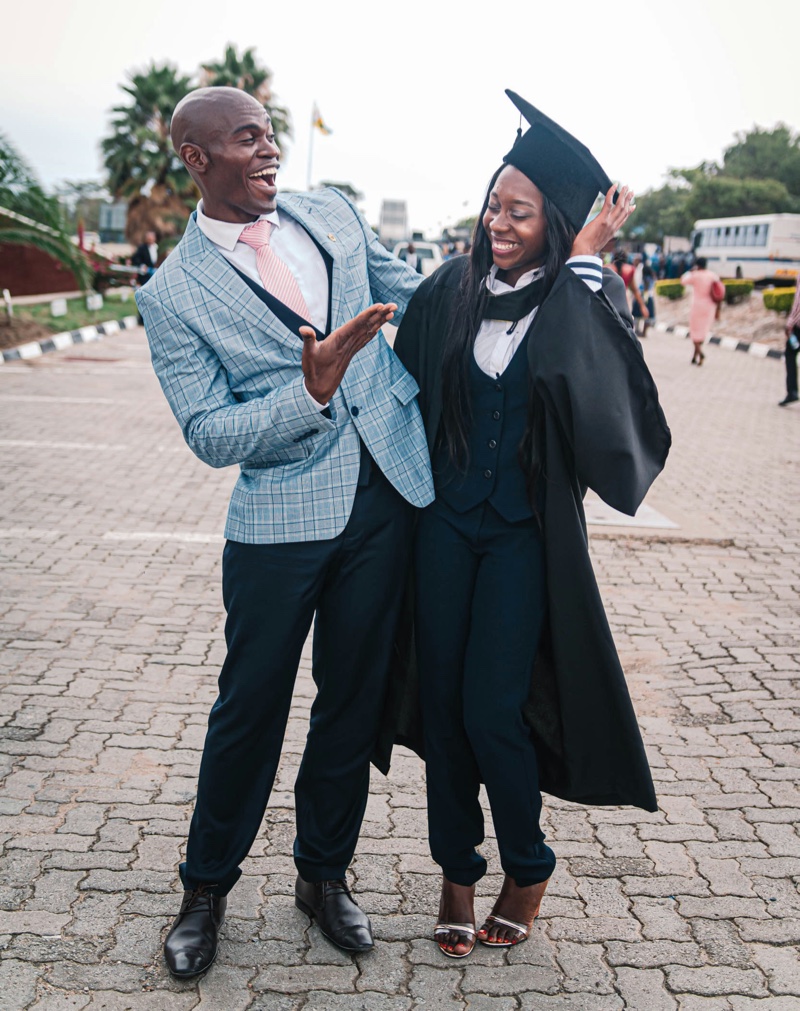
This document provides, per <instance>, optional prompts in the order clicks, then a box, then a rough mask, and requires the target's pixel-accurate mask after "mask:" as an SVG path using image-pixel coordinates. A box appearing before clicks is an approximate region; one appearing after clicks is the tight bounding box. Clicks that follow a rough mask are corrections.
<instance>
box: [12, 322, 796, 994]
mask: <svg viewBox="0 0 800 1011" xmlns="http://www.w3.org/2000/svg"><path fill="white" fill-rule="evenodd" d="M690 351H691V349H690V347H689V344H688V342H686V341H682V340H680V339H678V338H677V337H675V336H674V335H666V334H654V335H652V336H650V337H649V338H648V339H647V344H646V354H647V358H648V360H649V362H650V364H651V367H652V369H653V371H654V374H655V375H656V377H657V380H658V383H659V387H660V389H661V393H662V398H663V401H664V405H665V409H666V412H667V415H668V417H669V421H670V424H671V427H672V430H673V434H674V438H675V446H674V450H673V453H672V456H671V458H670V461H669V464H668V467H667V471H666V473H665V474H664V475H663V476H662V477H661V478H659V480H658V482H657V483H656V486H655V487H654V489H653V491H652V493H651V495H650V498H649V502H650V504H651V505H653V506H654V507H655V508H656V509H657V510H659V511H660V512H662V513H663V514H665V515H666V516H668V517H670V518H671V519H673V520H675V521H676V522H677V523H678V524H679V529H677V530H675V531H663V530H658V531H654V530H651V531H648V530H645V529H633V528H624V527H623V528H618V529H617V528H593V530H592V553H593V560H594V564H595V567H596V570H597V573H598V577H599V580H600V583H601V587H602V590H603V594H604V597H605V600H606V602H607V606H608V612H609V617H610V620H611V623H612V627H613V631H614V635H615V637H616V640H617V643H618V645H619V648H620V652H621V654H622V658H623V662H624V665H625V668H626V671H627V674H628V678H629V682H630V686H631V691H632V694H633V696H634V700H635V703H636V707H637V711H638V713H639V717H640V721H641V725H642V729H643V732H644V737H645V742H646V746H647V749H648V753H649V756H650V760H651V763H652V767H653V772H654V776H655V778H656V781H657V788H658V793H659V801H660V808H659V811H658V813H656V814H646V813H644V812H641V811H637V810H631V809H614V808H583V807H579V806H576V805H572V804H566V803H563V802H560V801H552V800H549V801H548V802H547V813H546V830H547V833H548V836H549V837H550V838H551V841H552V843H553V846H554V848H555V849H556V851H557V853H558V856H559V861H560V862H559V865H558V869H557V871H556V874H555V877H554V879H553V882H552V884H551V887H550V889H549V891H548V895H547V897H546V900H545V904H544V909H543V915H542V918H541V919H540V920H539V922H538V923H537V926H536V929H535V930H534V932H533V935H532V937H531V938H530V940H529V941H528V942H527V943H526V944H524V945H522V946H520V947H519V948H516V949H513V950H511V951H494V950H489V949H487V948H481V947H478V948H476V950H475V952H474V953H473V955H472V956H471V957H470V958H469V959H468V960H465V961H463V962H452V961H449V960H447V959H445V958H444V957H442V956H441V955H440V953H439V952H438V950H437V949H436V947H435V946H434V944H433V943H432V941H431V940H430V932H431V928H432V924H433V916H434V913H435V910H436V906H437V898H438V874H437V872H436V868H435V867H434V865H433V864H432V862H431V860H430V857H429V855H428V852H427V846H426V842H425V837H426V828H425V810H424V781H423V774H422V769H421V766H420V763H419V761H418V760H417V759H416V757H414V756H412V755H411V754H409V753H407V752H400V753H398V754H397V756H396V758H395V761H394V765H393V768H392V772H391V775H390V776H389V778H388V779H384V778H382V777H381V776H379V775H378V774H374V776H373V783H372V797H371V800H370V804H369V807H368V810H367V815H366V819H365V822H364V830H363V833H362V838H361V841H360V844H359V848H358V853H357V856H356V859H355V862H354V865H353V869H352V874H353V880H354V885H355V888H356V890H357V893H358V896H359V900H360V902H361V904H362V905H363V906H364V907H365V908H366V909H367V911H368V912H369V913H370V915H371V917H372V920H373V924H374V927H375V932H376V935H377V939H378V944H377V947H376V949H375V951H374V952H372V953H370V954H368V955H363V956H357V957H355V958H351V957H349V956H347V955H344V954H343V953H341V952H339V951H338V950H336V949H335V948H333V947H332V946H331V945H329V944H328V943H327V942H326V941H325V940H324V939H323V938H322V937H321V936H320V935H319V933H318V931H317V929H316V927H312V926H310V925H309V923H308V921H307V919H306V918H305V917H304V916H303V915H301V914H300V913H299V912H298V911H297V910H296V909H295V908H294V905H293V899H292V887H293V880H294V867H293V863H292V860H291V858H290V856H289V854H290V852H291V840H292V835H293V811H292V785H293V780H294V775H295V771H296V768H297V766H298V764H299V760H300V755H301V752H302V747H303V740H304V736H305V730H306V720H307V717H308V711H309V707H310V703H311V699H312V696H313V688H312V682H311V679H310V673H309V672H310V659H309V656H310V654H309V652H308V651H306V653H305V655H304V658H303V661H302V664H301V668H300V671H299V677H298V682H297V690H296V697H295V705H294V708H293V710H292V717H291V722H290V726H289V730H288V734H287V741H286V748H285V753H284V756H283V761H282V764H281V767H280V771H279V775H278V780H277V783H276V789H275V793H274V795H273V797H272V800H271V803H270V807H269V809H268V812H267V816H266V819H265V826H264V830H263V832H262V833H261V834H260V836H259V838H258V840H257V841H256V844H255V845H254V847H253V851H252V853H251V855H250V857H249V858H248V860H247V861H246V862H245V865H244V875H243V877H242V880H241V882H240V883H239V884H238V885H237V887H236V889H235V890H234V892H233V893H232V896H231V901H230V906H229V919H228V922H227V924H226V927H225V932H224V940H223V943H222V946H221V950H220V955H219V959H218V961H217V963H216V965H215V966H214V968H213V969H212V970H211V971H210V972H209V973H208V974H207V975H206V977H205V978H203V979H201V980H199V981H195V982H193V983H178V982H175V981H172V980H171V979H170V978H169V976H168V974H167V972H166V971H165V968H164V965H163V962H162V958H161V954H160V943H161V940H162V938H163V934H164V932H165V930H166V928H167V925H168V923H169V921H170V919H171V917H172V915H173V913H174V911H175V909H176V905H177V877H176V870H175V865H176V862H177V861H178V859H179V856H180V853H181V850H182V847H183V844H184V839H185V835H186V830H187V825H188V818H189V815H190V811H191V802H192V797H193V793H194V788H195V776H196V772H197V766H198V761H199V757H200V749H201V746H202V740H203V734H204V729H205V721H206V716H207V712H208V709H209V706H210V704H211V702H212V700H213V698H214V694H215V679H216V674H217V670H218V666H219V663H220V660H221V658H222V655H223V645H222V628H223V614H222V606H221V600H220V585H219V584H220V567H219V559H220V553H221V546H222V538H221V536H220V531H221V530H222V526H223V519H224V514H225V509H226V505H227V498H228V494H229V492H230V488H231V486H232V484H233V481H234V478H235V474H234V472H233V471H232V470H223V471H213V470H210V469H209V468H207V467H205V466H203V465H202V464H201V463H199V462H198V461H197V460H195V459H194V457H193V456H192V455H191V453H190V452H189V450H188V449H187V448H186V447H185V446H184V444H183V442H182V440H181V437H180V433H179V432H178V430H177V426H176V425H175V423H174V421H173V419H172V417H171V415H170V413H169V410H168V408H167V406H166V403H165V402H164V400H163V397H162V396H161V393H160V391H159V389H158V386H157V383H156V380H155V378H154V376H153V374H152V372H151V369H150V366H149V362H148V356H147V349H146V344H145V341H144V337H143V335H142V332H141V331H139V330H135V331H131V332H125V333H124V334H119V335H117V336H116V337H113V338H110V339H108V340H106V341H104V342H102V343H100V344H94V345H91V346H89V347H84V348H72V349H69V351H64V352H59V353H54V354H50V355H47V356H45V357H43V358H41V359H38V360H36V361H32V362H17V363H12V364H7V365H4V366H0V418H1V419H2V427H0V453H2V458H3V467H2V471H0V486H2V503H3V513H2V518H0V552H1V553H2V587H1V588H0V646H1V647H2V661H1V664H2V666H1V668H0V677H2V695H1V696H0V698H2V706H1V707H0V778H2V791H0V946H1V949H2V950H1V951H0V954H2V959H1V960H0V1008H2V1009H5V1011H22V1009H28V1008H36V1009H37V1011H67V1009H70V1011H72V1009H84V1008H85V1009H89V1011H94V1009H101V1008H102V1009H106V1011H184V1009H185V1011H189V1009H195V1008H201V1009H203V1011H207V1009H208V1011H239V1009H242V1011H301V1009H302V1011H337V1009H343V1011H344V1009H346V1011H350V1009H365V1011H407V1009H411V1008H419V1009H425V1011H432V1009H437V1008H443V1009H448V1011H450V1009H453V1011H455V1009H464V1011H466V1009H469V1011H516V1009H525V1011H555V1009H557V1011H618V1009H625V1008H627V1009H630V1011H634V1009H636V1011H798V1009H800V965H799V964H798V958H797V945H798V943H800V896H798V887H797V885H798V881H800V836H799V835H798V829H797V826H798V823H799V822H800V789H799V788H798V782H797V780H798V769H799V768H800V758H798V754H800V751H799V750H798V747H797V745H798V741H800V714H799V713H798V709H799V708H800V701H798V693H797V686H798V678H799V677H800V644H799V643H798V622H797V614H798V589H799V588H800V580H799V579H798V562H799V561H800V541H798V536H797V530H798V520H799V519H800V504H799V503H798V494H797V490H798V477H800V411H798V410H797V409H794V408H788V409H778V408H777V406H776V402H777V400H779V399H780V397H781V396H782V393H783V372H782V366H781V364H780V363H779V362H775V361H771V360H766V361H765V360H753V359H752V358H750V357H749V356H746V355H728V354H725V353H724V352H721V351H719V350H717V349H715V348H710V349H709V352H708V355H707V358H706V363H705V365H703V366H702V367H701V368H697V367H691V366H690V365H689V357H690ZM485 850H486V853H487V856H488V858H489V862H490V869H491V873H490V874H489V875H487V877H486V878H485V879H484V880H483V881H482V882H481V883H480V886H479V888H478V915H479V916H480V915H483V914H484V913H486V912H487V911H488V909H489V907H490V905H491V902H492V897H493V896H494V894H495V893H496V891H497V889H498V888H499V884H500V881H501V875H500V874H499V867H498V862H497V854H496V848H495V845H494V840H493V839H491V838H489V839H488V840H487V843H486V846H485Z"/></svg>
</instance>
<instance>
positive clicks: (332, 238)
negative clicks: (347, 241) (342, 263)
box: [328, 232, 336, 242]
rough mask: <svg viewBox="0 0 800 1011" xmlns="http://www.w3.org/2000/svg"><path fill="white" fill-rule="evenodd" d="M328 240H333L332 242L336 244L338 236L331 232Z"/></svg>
mask: <svg viewBox="0 0 800 1011" xmlns="http://www.w3.org/2000/svg"><path fill="white" fill-rule="evenodd" d="M328 238H329V239H330V240H331V242H336V236H335V235H333V234H332V233H331V232H328Z"/></svg>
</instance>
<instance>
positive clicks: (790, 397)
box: [778, 393, 798, 407]
mask: <svg viewBox="0 0 800 1011" xmlns="http://www.w3.org/2000/svg"><path fill="white" fill-rule="evenodd" d="M797 400H798V397H797V394H796V393H787V394H786V396H785V397H784V398H783V400H780V401H779V402H778V407H786V405H787V404H796V403H797Z"/></svg>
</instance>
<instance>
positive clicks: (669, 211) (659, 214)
mask: <svg viewBox="0 0 800 1011" xmlns="http://www.w3.org/2000/svg"><path fill="white" fill-rule="evenodd" d="M690 194H691V190H690V189H689V188H688V187H677V186H670V185H667V186H662V187H660V189H657V190H648V191H647V192H646V193H643V194H641V195H640V196H637V197H636V211H635V212H634V214H633V215H632V216H631V217H630V218H629V219H628V221H627V222H626V224H625V227H624V229H623V235H624V236H625V237H626V238H636V239H638V240H640V241H641V242H657V243H660V242H662V240H663V238H664V236H665V235H688V234H689V232H691V230H692V225H693V223H694V217H693V216H692V213H691V211H690V210H689V209H688V206H687V205H688V200H689V196H690Z"/></svg>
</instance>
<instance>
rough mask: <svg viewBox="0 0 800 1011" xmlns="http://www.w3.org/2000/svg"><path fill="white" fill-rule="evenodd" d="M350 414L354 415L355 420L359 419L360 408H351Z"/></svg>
mask: <svg viewBox="0 0 800 1011" xmlns="http://www.w3.org/2000/svg"><path fill="white" fill-rule="evenodd" d="M350 413H351V414H352V415H353V417H354V418H357V417H358V408H357V407H351V408H350Z"/></svg>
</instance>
